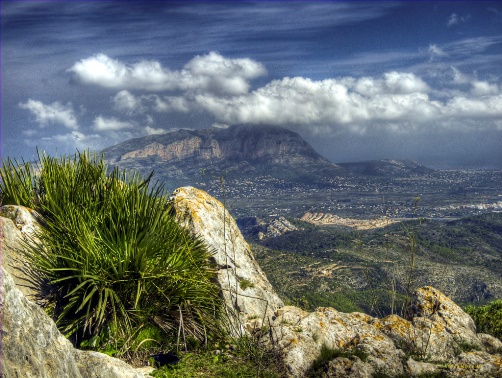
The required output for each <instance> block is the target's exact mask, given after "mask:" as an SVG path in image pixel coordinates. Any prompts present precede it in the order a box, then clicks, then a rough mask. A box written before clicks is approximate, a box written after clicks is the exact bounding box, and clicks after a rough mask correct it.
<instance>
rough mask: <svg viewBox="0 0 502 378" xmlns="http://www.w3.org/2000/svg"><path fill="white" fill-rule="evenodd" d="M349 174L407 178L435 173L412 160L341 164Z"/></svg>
mask: <svg viewBox="0 0 502 378" xmlns="http://www.w3.org/2000/svg"><path fill="white" fill-rule="evenodd" d="M338 165H340V166H341V167H343V168H345V169H347V170H348V171H349V172H352V173H356V174H360V175H367V176H394V177H407V176H413V175H423V174H427V173H431V172H433V170H432V169H430V168H427V167H425V166H423V165H421V164H419V163H417V162H415V161H412V160H387V159H384V160H367V161H360V162H349V163H339V164H338Z"/></svg>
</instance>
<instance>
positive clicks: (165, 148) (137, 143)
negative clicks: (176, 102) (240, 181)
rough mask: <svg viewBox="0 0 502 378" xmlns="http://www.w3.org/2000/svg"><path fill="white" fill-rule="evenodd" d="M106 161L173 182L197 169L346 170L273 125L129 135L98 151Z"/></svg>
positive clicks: (303, 175) (238, 173)
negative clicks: (132, 137) (153, 173)
mask: <svg viewBox="0 0 502 378" xmlns="http://www.w3.org/2000/svg"><path fill="white" fill-rule="evenodd" d="M103 153H104V155H105V159H106V161H107V163H109V164H110V165H112V166H118V167H120V168H126V169H136V170H138V171H140V172H141V173H143V174H145V175H146V174H148V173H150V171H151V170H152V169H153V170H155V173H156V177H157V178H158V179H161V180H166V181H167V182H169V183H170V184H171V185H172V186H173V187H175V186H180V185H187V184H190V185H196V183H197V182H199V181H201V178H202V174H201V172H205V174H206V175H216V176H219V175H224V174H225V175H227V176H228V178H229V179H232V178H245V179H249V178H252V177H256V176H264V175H265V176H271V177H274V178H278V179H284V180H290V181H303V180H309V181H310V180H316V179H317V178H319V177H324V176H329V177H333V176H336V175H340V174H343V173H344V172H345V170H344V169H343V168H341V167H339V166H338V165H336V164H334V163H331V162H330V161H328V160H327V159H325V158H323V157H322V156H321V155H319V154H318V153H317V152H316V151H315V150H314V149H313V148H312V146H310V145H309V144H308V143H307V142H306V141H305V140H303V139H302V138H301V137H300V136H299V135H298V134H297V133H295V132H292V131H290V130H286V129H283V128H280V127H276V126H249V125H237V126H231V127H229V128H214V127H213V128H208V129H202V130H178V131H174V132H170V133H167V134H163V135H150V136H147V137H143V138H137V139H131V140H128V141H125V142H123V143H120V144H118V145H115V146H112V147H109V148H107V149H105V150H104V151H103Z"/></svg>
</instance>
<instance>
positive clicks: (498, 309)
mask: <svg viewBox="0 0 502 378" xmlns="http://www.w3.org/2000/svg"><path fill="white" fill-rule="evenodd" d="M465 312H467V313H468V314H469V315H470V316H471V317H472V319H473V320H474V323H476V328H477V331H478V332H479V333H488V334H490V335H493V336H495V337H497V338H499V339H500V340H502V299H498V300H496V301H493V302H492V303H490V304H488V305H485V306H479V307H477V306H467V307H466V309H465Z"/></svg>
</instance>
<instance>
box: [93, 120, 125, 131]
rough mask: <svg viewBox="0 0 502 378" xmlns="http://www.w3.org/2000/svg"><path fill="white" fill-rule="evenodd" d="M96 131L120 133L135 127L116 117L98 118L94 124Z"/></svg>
mask: <svg viewBox="0 0 502 378" xmlns="http://www.w3.org/2000/svg"><path fill="white" fill-rule="evenodd" d="M93 127H94V130H97V131H118V130H123V129H131V128H133V127H134V125H133V123H131V122H126V121H120V120H118V119H117V118H115V117H111V118H105V117H103V116H97V117H96V118H95V119H94V123H93Z"/></svg>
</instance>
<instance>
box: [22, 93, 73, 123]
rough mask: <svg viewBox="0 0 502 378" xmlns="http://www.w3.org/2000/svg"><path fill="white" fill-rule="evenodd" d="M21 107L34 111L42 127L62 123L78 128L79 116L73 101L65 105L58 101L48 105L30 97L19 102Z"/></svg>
mask: <svg viewBox="0 0 502 378" xmlns="http://www.w3.org/2000/svg"><path fill="white" fill-rule="evenodd" d="M19 107H21V108H23V109H27V110H29V111H30V112H32V113H33V114H34V115H35V119H36V121H37V122H38V123H39V125H40V126H41V127H44V126H47V125H48V124H61V125H64V126H65V127H67V128H69V129H74V130H76V129H78V122H77V118H76V117H75V112H74V110H73V105H72V103H71V102H68V103H67V104H66V105H63V104H61V103H60V102H57V101H56V102H53V103H52V104H50V105H46V104H44V103H42V102H41V101H36V100H32V99H31V98H30V99H28V101H26V102H25V103H19Z"/></svg>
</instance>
